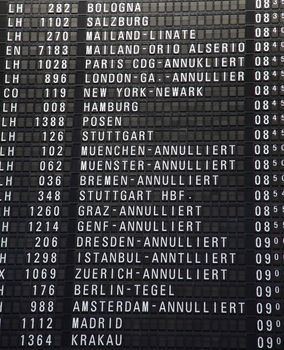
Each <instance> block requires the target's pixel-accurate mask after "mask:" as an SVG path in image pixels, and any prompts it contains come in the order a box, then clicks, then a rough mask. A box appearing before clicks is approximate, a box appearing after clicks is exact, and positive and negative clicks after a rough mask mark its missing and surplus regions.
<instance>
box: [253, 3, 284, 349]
mask: <svg viewBox="0 0 284 350" xmlns="http://www.w3.org/2000/svg"><path fill="white" fill-rule="evenodd" d="M281 7H283V1H278V0H255V8H254V11H255V12H254V18H255V22H254V31H255V44H254V51H255V54H254V61H255V62H254V66H255V71H254V111H255V116H254V186H255V188H254V201H255V204H254V217H255V220H254V231H255V264H256V265H255V266H256V268H255V278H256V287H255V297H256V303H255V305H256V327H255V328H256V348H257V349H274V350H277V349H282V348H283V302H282V300H281V296H282V295H283V287H284V286H283V278H282V273H283V272H282V268H281V266H282V265H283V254H282V253H281V252H282V251H283V243H284V239H283V233H282V234H281V232H283V224H284V222H283V208H284V207H283V205H282V204H281V203H283V192H282V190H281V188H283V175H282V173H283V161H282V160H281V156H280V155H281V153H282V154H283V146H282V144H281V143H282V142H283V136H284V133H283V129H282V126H283V121H284V120H283V115H281V109H282V108H283V106H284V100H283V99H281V94H282V93H283V89H284V85H281V79H280V78H281V77H282V71H281V72H280V70H279V67H280V65H281V64H283V56H280V50H281V47H283V42H281V39H280V38H281V35H280V33H283V28H282V27H281V24H280V23H281V22H280V19H281V18H282V16H283V13H282V12H281Z"/></svg>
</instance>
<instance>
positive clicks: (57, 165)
mask: <svg viewBox="0 0 284 350" xmlns="http://www.w3.org/2000/svg"><path fill="white" fill-rule="evenodd" d="M38 5H39V8H40V10H39V15H37V16H34V19H35V21H37V25H38V33H37V42H36V45H35V46H34V49H35V50H36V51H37V59H36V60H35V61H34V62H33V65H31V66H30V67H34V70H35V72H34V73H35V74H36V76H37V77H38V78H37V83H38V84H39V85H38V86H37V92H38V95H40V96H41V99H40V100H39V101H38V102H37V103H36V106H37V109H36V112H37V113H36V114H35V115H34V119H33V127H34V142H35V143H36V144H35V150H36V151H35V152H34V153H33V158H32V165H31V168H32V183H31V188H32V193H33V197H32V198H30V203H29V208H28V211H29V219H28V234H29V238H30V239H29V244H28V247H27V249H26V252H25V279H26V280H27V281H30V299H29V301H28V302H27V305H26V306H27V309H26V315H25V317H23V318H22V334H21V346H23V347H32V348H34V347H37V348H39V347H40V348H47V347H56V346H61V342H62V334H61V330H62V324H63V320H62V312H63V308H64V279H65V266H64V264H65V263H66V254H65V251H64V248H65V243H66V239H67V238H66V236H67V234H68V205H69V203H68V200H69V192H68V191H66V190H64V188H68V187H69V185H70V183H69V175H68V173H69V171H70V160H68V155H70V150H71V145H70V142H71V141H72V140H71V138H72V131H71V128H72V113H73V109H74V108H73V107H74V106H73V100H72V99H73V97H74V87H73V88H72V83H74V80H75V78H74V76H75V75H74V74H72V72H71V71H70V70H71V69H72V68H75V57H74V56H73V59H72V55H71V51H72V52H73V54H74V53H75V51H74V42H75V41H76V29H75V28H76V25H77V22H76V21H77V19H76V10H77V5H76V4H74V3H72V2H71V1H70V2H64V3H63V4H62V3H57V2H49V3H46V4H43V5H42V4H38ZM35 6H36V4H34V3H32V4H31V7H32V8H33V7H35ZM73 14H74V15H73ZM72 15H73V17H72ZM72 27H73V28H74V29H72ZM72 42H73V45H72ZM68 128H69V129H68ZM35 135H36V136H35ZM68 142H69V144H68Z"/></svg>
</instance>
